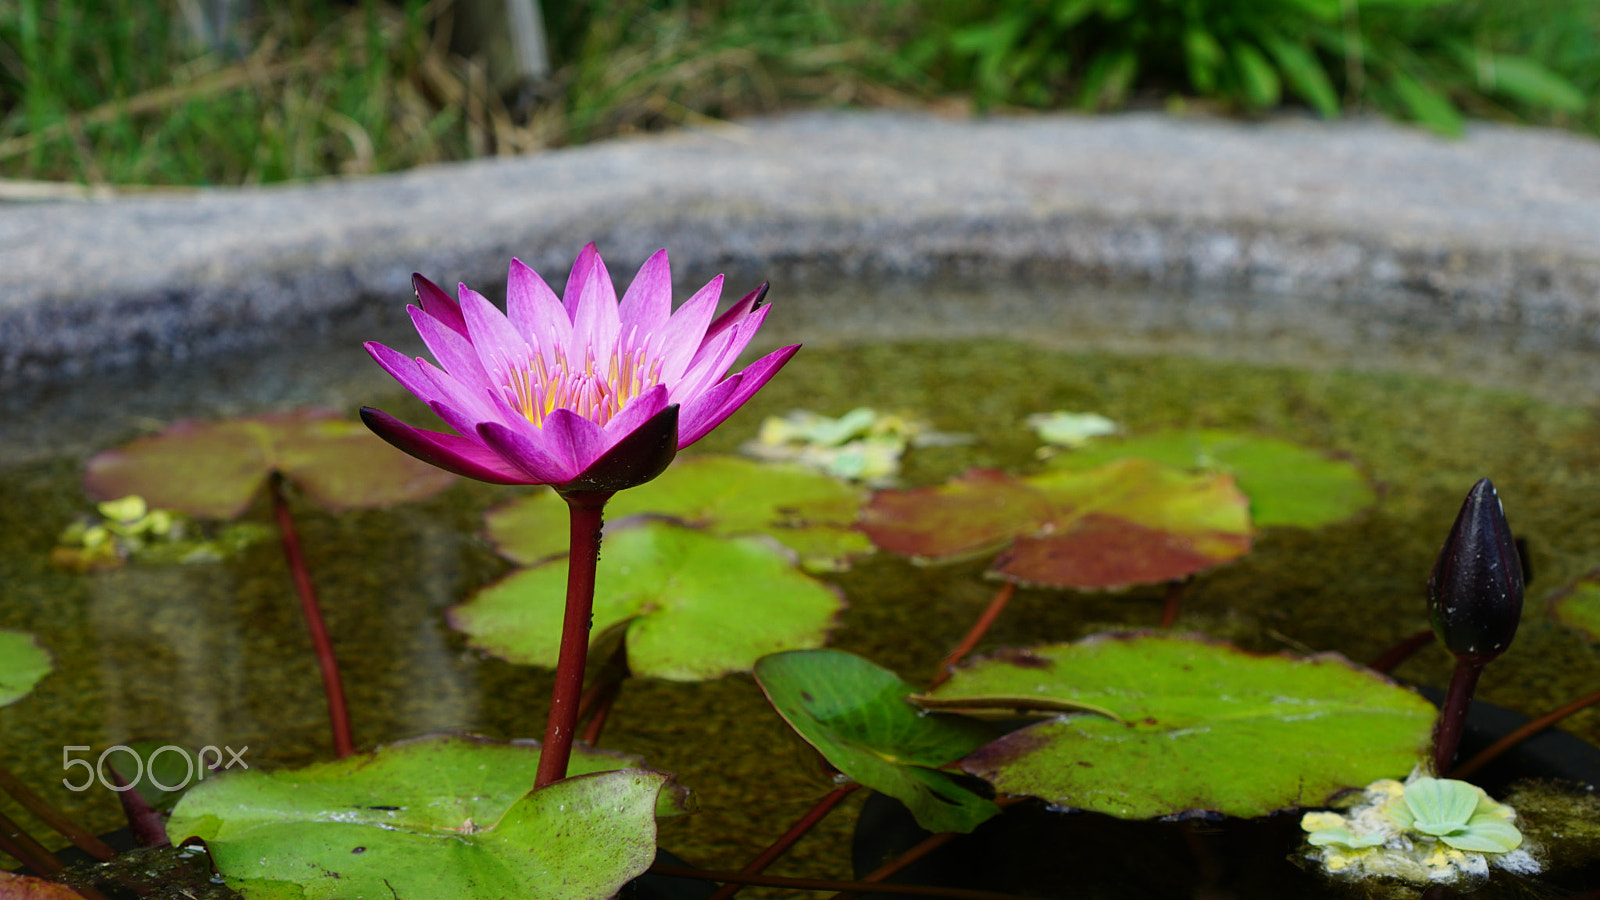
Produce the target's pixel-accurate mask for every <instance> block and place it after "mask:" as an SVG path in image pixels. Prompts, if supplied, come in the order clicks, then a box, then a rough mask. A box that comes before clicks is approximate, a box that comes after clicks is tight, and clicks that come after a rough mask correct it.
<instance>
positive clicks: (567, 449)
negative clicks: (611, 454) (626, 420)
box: [539, 409, 615, 474]
mask: <svg viewBox="0 0 1600 900" xmlns="http://www.w3.org/2000/svg"><path fill="white" fill-rule="evenodd" d="M539 430H540V432H541V441H542V443H543V444H544V446H545V447H547V448H549V450H550V452H551V453H552V454H556V453H560V454H570V455H571V459H572V464H573V474H577V473H578V472H581V471H583V470H584V469H585V468H587V467H588V466H589V465H590V464H592V463H593V462H594V461H595V460H597V459H599V458H600V456H601V454H603V453H605V452H606V451H607V450H609V449H611V445H612V444H613V443H615V441H613V440H611V438H610V437H608V436H607V435H606V433H605V429H603V428H601V427H600V426H599V425H596V424H595V423H593V422H591V421H589V420H588V419H585V418H584V417H583V416H580V415H578V414H577V413H575V412H573V411H572V410H570V409H558V410H556V411H554V412H552V413H551V414H550V415H548V416H546V417H545V420H544V425H543V427H541V428H540V429H539Z"/></svg>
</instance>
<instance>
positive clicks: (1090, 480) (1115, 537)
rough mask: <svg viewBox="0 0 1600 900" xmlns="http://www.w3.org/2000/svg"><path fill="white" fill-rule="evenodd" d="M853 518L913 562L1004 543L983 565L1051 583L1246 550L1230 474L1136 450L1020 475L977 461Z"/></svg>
mask: <svg viewBox="0 0 1600 900" xmlns="http://www.w3.org/2000/svg"><path fill="white" fill-rule="evenodd" d="M861 529H862V530H863V531H865V532H866V533H867V535H868V536H869V537H870V538H872V540H873V542H874V543H876V544H877V545H878V546H879V547H881V548H883V549H885V550H889V551H891V552H894V553H899V554H901V555H904V556H910V557H912V559H913V560H915V561H917V562H920V563H937V562H947V561H952V560H957V559H963V558H968V557H972V556H977V555H982V554H987V553H994V552H996V551H999V550H1002V549H1004V550H1005V551H1006V552H1005V553H1003V554H1002V555H1001V556H1000V557H999V558H998V559H997V560H996V561H995V564H994V566H993V567H992V568H991V572H993V573H994V574H997V575H999V576H1000V577H1002V578H1005V579H1008V580H1010V581H1015V582H1018V583H1020V584H1028V585H1043V586H1048V587H1060V588H1081V589H1094V588H1118V587H1126V586H1128V585H1134V584H1155V583H1159V582H1163V581H1170V580H1173V579H1177V578H1182V577H1184V576H1187V575H1191V574H1193V573H1195V572H1198V571H1201V570H1203V569H1207V568H1210V567H1211V566H1215V565H1218V564H1220V563H1224V562H1228V561H1229V560H1232V559H1236V558H1238V557H1239V556H1242V555H1243V554H1245V553H1247V552H1249V550H1250V520H1249V515H1248V513H1247V511H1246V501H1245V498H1244V496H1243V495H1242V494H1240V493H1239V491H1238V489H1237V488H1235V487H1234V485H1233V479H1232V478H1230V477H1229V476H1227V475H1220V474H1200V475H1194V474H1189V473H1186V472H1182V471H1179V470H1177V469H1174V468H1171V467H1169V466H1163V465H1159V464H1157V463H1154V462H1151V461H1149V460H1143V459H1125V460H1119V461H1116V462H1112V463H1108V464H1106V465H1104V466H1100V467H1098V468H1094V469H1088V470H1084V471H1077V470H1059V471H1051V472H1046V473H1044V474H1042V475H1036V476H1033V477H1030V478H1020V479H1019V478H1013V477H1012V476H1010V475H1006V474H1005V473H1002V472H995V471H990V470H983V469H974V470H972V471H970V472H968V473H966V474H965V475H963V476H961V477H960V478H957V479H955V480H954V481H951V482H948V483H946V484H944V485H942V486H940V487H936V488H921V489H917V490H911V491H880V492H879V493H878V494H876V495H874V496H873V498H872V501H871V502H870V503H868V505H867V506H866V507H865V508H864V509H863V510H862V518H861Z"/></svg>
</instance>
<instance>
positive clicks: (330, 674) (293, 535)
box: [267, 472, 356, 759]
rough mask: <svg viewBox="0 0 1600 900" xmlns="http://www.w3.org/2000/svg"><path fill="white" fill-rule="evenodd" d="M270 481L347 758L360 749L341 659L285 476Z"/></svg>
mask: <svg viewBox="0 0 1600 900" xmlns="http://www.w3.org/2000/svg"><path fill="white" fill-rule="evenodd" d="M267 483H268V484H269V485H271V489H272V511H273V514H274V515H275V516H276V517H277V519H278V533H279V535H280V536H281V537H282V539H283V557H284V559H285V560H286V561H287V562H288V564H289V574H290V575H292V576H293V577H294V587H295V590H296V591H297V592H299V594H300V611H301V612H302V613H303V614H304V615H305V618H306V629H307V630H308V631H310V632H311V645H312V646H313V647H315V648H316V652H317V665H318V667H320V668H321V669H322V691H323V693H324V694H326V695H327V697H328V724H329V726H330V727H331V728H332V729H333V752H334V753H335V754H337V755H338V757H339V758H340V759H344V758H345V757H346V756H349V755H350V754H352V753H354V752H356V748H355V743H354V741H352V740H351V739H350V711H349V710H348V709H347V708H346V707H345V702H344V682H342V681H341V680H340V679H339V660H338V658H336V657H335V656H334V655H333V641H332V640H331V639H330V638H329V637H328V625H327V623H326V622H324V621H323V619H322V606H321V604H319V603H318V602H317V589H316V586H315V585H313V584H312V583H311V572H310V570H309V569H307V568H306V557H305V554H304V553H302V552H301V550H300V533H299V531H298V530H296V529H295V527H294V516H293V515H292V514H290V512H289V501H288V498H286V497H285V496H284V493H283V476H282V475H281V474H279V473H277V472H273V473H272V477H271V478H269V479H267Z"/></svg>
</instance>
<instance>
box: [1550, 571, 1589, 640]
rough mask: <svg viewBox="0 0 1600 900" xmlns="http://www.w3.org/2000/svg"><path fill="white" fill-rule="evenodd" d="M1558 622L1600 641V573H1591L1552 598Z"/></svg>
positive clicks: (1573, 582) (1561, 589)
mask: <svg viewBox="0 0 1600 900" xmlns="http://www.w3.org/2000/svg"><path fill="white" fill-rule="evenodd" d="M1550 612H1551V613H1552V614H1553V615H1554V616H1555V618H1556V621H1558V622H1560V623H1561V624H1563V625H1565V626H1567V627H1568V628H1572V629H1575V630H1576V631H1578V632H1580V633H1582V634H1583V635H1584V636H1585V637H1587V638H1588V639H1589V640H1591V641H1600V571H1597V572H1590V573H1589V574H1587V575H1584V576H1583V577H1581V578H1578V579H1576V580H1575V581H1572V582H1570V583H1569V584H1567V585H1565V586H1563V587H1561V588H1560V589H1559V590H1557V591H1556V592H1555V593H1554V594H1552V595H1551V598H1550Z"/></svg>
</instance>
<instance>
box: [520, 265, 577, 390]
mask: <svg viewBox="0 0 1600 900" xmlns="http://www.w3.org/2000/svg"><path fill="white" fill-rule="evenodd" d="M506 317H507V318H508V319H509V320H510V322H511V327H512V328H515V329H516V330H517V333H519V334H521V335H522V337H523V339H524V340H526V341H527V342H528V343H530V344H532V345H533V347H534V348H535V349H536V350H537V351H538V352H539V353H542V354H544V362H545V365H547V366H552V365H555V361H556V350H557V349H563V350H564V349H566V346H567V342H568V340H569V339H570V338H571V336H572V320H571V319H569V318H567V312H566V310H565V309H563V308H562V306H561V300H560V299H559V298H557V297H556V292H555V291H552V290H550V286H549V285H548V284H545V283H544V279H543V278H540V277H539V273H538V272H535V271H534V270H532V269H530V268H528V266H527V265H525V264H524V263H523V262H522V260H520V259H513V260H511V272H510V274H509V275H508V277H507V278H506Z"/></svg>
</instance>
